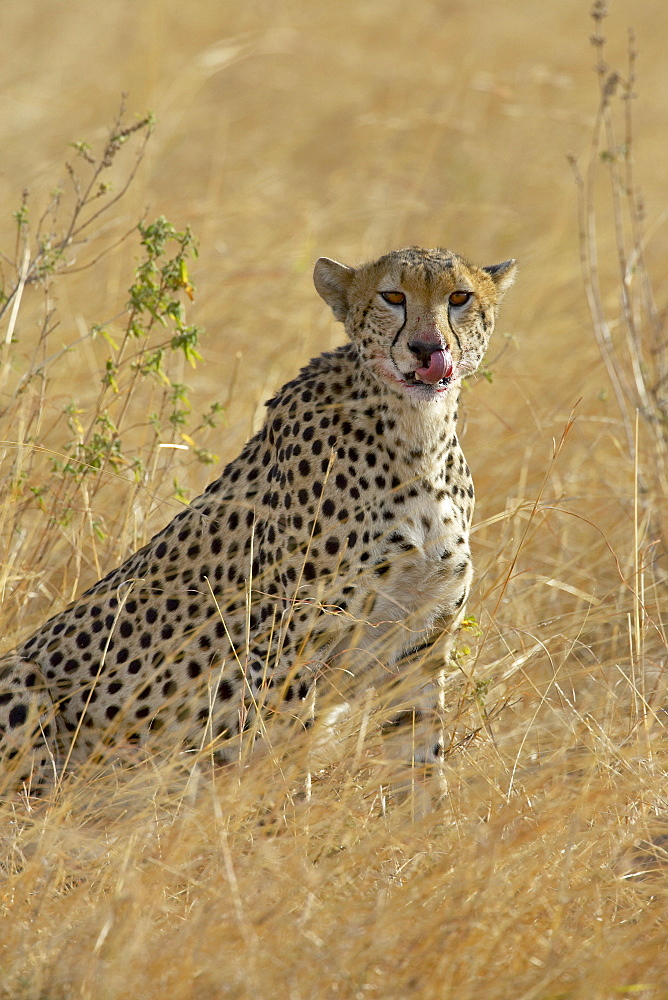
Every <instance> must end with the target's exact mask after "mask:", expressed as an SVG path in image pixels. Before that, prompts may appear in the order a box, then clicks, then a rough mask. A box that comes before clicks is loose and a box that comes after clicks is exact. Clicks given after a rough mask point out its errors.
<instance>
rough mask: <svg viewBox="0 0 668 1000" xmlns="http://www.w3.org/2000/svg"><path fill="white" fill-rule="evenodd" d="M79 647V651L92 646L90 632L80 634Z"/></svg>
mask: <svg viewBox="0 0 668 1000" xmlns="http://www.w3.org/2000/svg"><path fill="white" fill-rule="evenodd" d="M77 646H78V647H79V649H85V648H86V646H90V636H89V634H88V632H79V635H78V636H77Z"/></svg>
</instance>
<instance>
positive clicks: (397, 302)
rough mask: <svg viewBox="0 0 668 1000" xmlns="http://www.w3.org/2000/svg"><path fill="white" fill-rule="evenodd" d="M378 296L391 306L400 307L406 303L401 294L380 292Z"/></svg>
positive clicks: (404, 297)
mask: <svg viewBox="0 0 668 1000" xmlns="http://www.w3.org/2000/svg"><path fill="white" fill-rule="evenodd" d="M380 294H381V296H382V297H383V298H384V299H385V301H386V302H389V303H390V305H391V306H402V305H403V304H404V302H405V301H406V296H405V295H404V293H403V292H381V293H380Z"/></svg>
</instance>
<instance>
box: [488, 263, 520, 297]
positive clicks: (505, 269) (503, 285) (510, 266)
mask: <svg viewBox="0 0 668 1000" xmlns="http://www.w3.org/2000/svg"><path fill="white" fill-rule="evenodd" d="M483 271H487V274H488V275H489V276H490V278H491V279H492V281H493V282H494V284H495V285H496V290H497V293H498V301H499V302H500V301H501V299H502V298H503V296H504V295H505V294H506V292H507V291H508V289H509V288H510V286H511V285H512V283H513V282H514V280H515V277H516V275H517V261H515V260H504V262H503V264H490V265H489V267H483Z"/></svg>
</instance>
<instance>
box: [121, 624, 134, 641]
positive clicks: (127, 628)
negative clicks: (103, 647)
mask: <svg viewBox="0 0 668 1000" xmlns="http://www.w3.org/2000/svg"><path fill="white" fill-rule="evenodd" d="M118 631H119V632H120V633H121V635H122V636H123V638H124V639H127V638H128V636H130V635H132V633H133V631H134V630H133V628H132V625H131V623H130V622H129V621H123V622H121V627H120V628H119V630H118Z"/></svg>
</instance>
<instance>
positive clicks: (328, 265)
mask: <svg viewBox="0 0 668 1000" xmlns="http://www.w3.org/2000/svg"><path fill="white" fill-rule="evenodd" d="M354 274H355V269H354V268H353V267H347V266H346V265H345V264H339V262H338V261H336V260H331V259H330V258H329V257H319V258H318V260H316V262H315V267H314V268H313V284H314V285H315V287H316V291H317V293H318V295H320V296H321V297H322V298H323V299H324V300H325V302H326V303H327V305H328V306H329V307H330V309H331V310H332V312H333V313H334V315H335V316H336V318H337V319H338V320H341V322H342V323H343V321H344V320H345V318H346V316H347V315H348V291H349V289H350V283H351V281H352V280H353V276H354Z"/></svg>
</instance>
